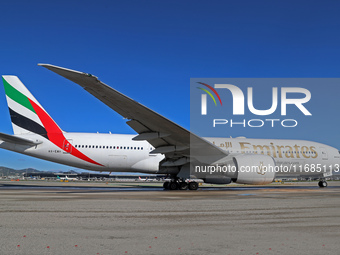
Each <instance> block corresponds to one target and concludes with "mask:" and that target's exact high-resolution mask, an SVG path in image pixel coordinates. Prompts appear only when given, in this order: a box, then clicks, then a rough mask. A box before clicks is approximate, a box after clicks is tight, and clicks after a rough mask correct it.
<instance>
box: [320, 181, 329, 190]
mask: <svg viewBox="0 0 340 255" xmlns="http://www.w3.org/2000/svg"><path fill="white" fill-rule="evenodd" d="M318 185H319V187H320V188H326V187H327V186H328V184H327V182H326V181H325V180H320V181H319V183H318Z"/></svg>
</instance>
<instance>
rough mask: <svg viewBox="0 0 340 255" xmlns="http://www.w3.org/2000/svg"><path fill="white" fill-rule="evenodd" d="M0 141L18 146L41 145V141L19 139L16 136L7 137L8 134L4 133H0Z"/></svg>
mask: <svg viewBox="0 0 340 255" xmlns="http://www.w3.org/2000/svg"><path fill="white" fill-rule="evenodd" d="M0 140H2V141H4V142H8V143H15V144H20V145H31V146H35V145H37V144H40V143H42V142H41V141H36V142H34V141H32V140H28V139H25V138H21V137H18V136H13V135H8V134H4V133H0Z"/></svg>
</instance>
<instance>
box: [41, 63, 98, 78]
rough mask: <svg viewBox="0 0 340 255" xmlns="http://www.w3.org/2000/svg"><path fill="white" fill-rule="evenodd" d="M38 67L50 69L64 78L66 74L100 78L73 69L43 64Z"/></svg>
mask: <svg viewBox="0 0 340 255" xmlns="http://www.w3.org/2000/svg"><path fill="white" fill-rule="evenodd" d="M38 66H42V67H45V68H46V69H48V70H50V71H52V72H55V73H57V74H59V75H61V76H64V77H65V74H67V73H77V74H80V75H86V76H88V77H93V78H95V79H98V77H96V76H94V75H92V74H89V73H84V72H79V71H76V70H72V69H68V68H64V67H60V66H54V65H50V64H43V63H39V64H38Z"/></svg>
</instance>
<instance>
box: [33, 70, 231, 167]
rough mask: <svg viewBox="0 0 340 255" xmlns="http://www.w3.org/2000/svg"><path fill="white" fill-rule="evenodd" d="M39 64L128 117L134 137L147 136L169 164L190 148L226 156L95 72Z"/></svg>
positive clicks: (184, 157)
mask: <svg viewBox="0 0 340 255" xmlns="http://www.w3.org/2000/svg"><path fill="white" fill-rule="evenodd" d="M38 65H39V66H43V67H45V68H47V69H49V70H51V71H53V72H55V73H57V74H59V75H61V76H63V77H65V78H66V79H69V80H71V81H73V82H75V83H77V84H79V85H80V86H81V87H83V88H84V89H85V90H86V91H88V92H89V93H90V94H92V95H93V96H95V97H96V98H98V99H99V100H100V101H102V102H103V103H105V104H106V105H107V106H109V107H110V108H112V109H113V110H114V111H116V112H117V113H119V114H120V115H122V116H123V117H124V118H126V119H129V121H127V124H128V125H129V126H130V127H131V128H132V129H134V130H135V131H136V132H137V133H138V135H137V136H136V137H135V138H134V140H147V141H148V142H149V143H150V144H151V145H152V146H154V147H155V150H153V151H152V152H153V153H163V154H165V157H166V158H167V160H168V163H169V165H171V164H176V163H174V162H177V165H182V164H185V163H186V162H188V160H187V159H188V158H190V157H193V155H192V154H193V151H195V152H196V153H195V154H197V155H198V154H202V153H204V157H210V158H211V157H213V158H214V160H218V159H221V158H223V157H226V156H227V153H226V152H225V151H223V150H221V149H220V148H219V147H217V146H215V145H213V144H212V143H210V142H208V141H206V140H205V139H203V138H201V137H199V136H196V135H195V134H193V133H191V132H190V131H188V130H186V129H184V128H183V127H181V126H179V125H177V124H176V123H174V122H172V121H170V120H168V119H167V118H165V117H164V116H162V115H160V114H158V113H156V112H154V111H152V110H151V109H149V108H147V107H145V106H144V105H142V104H140V103H138V102H136V101H135V100H133V99H131V98H129V97H127V96H125V95H123V94H122V93H120V92H118V91H117V90H115V89H113V88H111V87H110V86H108V85H106V84H104V83H102V82H101V81H99V80H98V78H97V77H96V76H93V75H91V74H88V73H83V72H78V71H74V70H70V69H66V68H62V67H58V66H53V65H49V64H38ZM190 148H191V155H190ZM193 148H194V150H193Z"/></svg>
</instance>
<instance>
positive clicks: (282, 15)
mask: <svg viewBox="0 0 340 255" xmlns="http://www.w3.org/2000/svg"><path fill="white" fill-rule="evenodd" d="M339 5H340V4H339V3H337V2H336V1H312V2H311V1H261V0H259V1H252V0H251V1H174V0H172V1H166V0H164V1H129V0H127V1H101V0H98V1H86V0H85V1H84V0H83V1H63V0H59V1H53V2H52V1H39V0H37V1H15V0H13V1H6V2H4V1H3V3H1V5H0V6H1V9H2V12H1V17H0V21H1V23H0V31H1V35H2V36H1V41H0V45H1V47H0V56H1V58H0V59H1V61H0V70H1V74H13V75H17V76H18V77H19V78H20V79H21V80H22V81H23V83H24V84H25V85H26V86H27V87H28V88H29V89H30V91H31V92H32V94H33V95H34V96H35V97H36V98H37V99H38V100H39V102H40V103H41V104H42V105H43V106H44V108H45V109H46V110H47V111H48V112H49V114H50V115H51V116H52V117H53V118H54V119H55V121H56V122H57V123H58V124H59V126H60V127H61V128H62V129H63V130H65V131H69V132H72V131H73V132H104V133H105V132H109V131H111V132H113V133H133V130H131V129H130V128H129V127H128V126H127V125H126V124H125V122H124V120H123V119H122V118H121V117H120V116H119V115H118V114H116V113H115V112H113V111H112V110H111V109H109V108H108V107H107V106H105V105H104V104H102V103H101V102H99V101H98V100H97V99H95V98H93V97H92V96H91V95H89V94H88V93H87V92H85V91H84V90H82V89H81V88H80V87H79V86H77V85H75V84H72V83H71V82H69V81H68V80H66V79H64V78H62V77H59V76H58V75H56V74H54V73H52V72H50V71H48V70H46V69H44V68H42V67H38V66H37V63H49V64H54V65H59V66H63V67H67V68H71V69H75V70H79V71H84V72H88V73H92V74H94V75H96V76H98V77H99V78H100V80H102V81H103V82H105V83H106V84H108V85H110V86H112V87H114V88H116V89H117V90H119V91H120V92H122V93H124V94H127V95H128V96H129V97H132V98H134V99H135V100H137V101H139V102H141V103H143V104H144V105H146V106H148V107H150V108H151V109H153V110H155V111H157V112H159V113H160V114H162V115H165V116H166V117H167V118H169V119H171V120H173V121H175V122H177V123H179V124H180V125H182V126H184V127H185V128H188V129H189V125H190V118H189V114H190V109H189V103H190V102H189V98H190V97H189V92H190V87H189V84H190V78H194V77H196V78H201V77H205V78H215V77H250V78H255V77H339V67H340V52H339V51H340V48H339V45H340V34H339V25H340V19H339V15H338V10H339V7H340V6H339ZM339 90H340V89H339V88H337V87H332V88H331V89H330V90H329V92H327V93H325V94H323V95H320V97H318V98H317V99H315V100H314V101H311V107H314V108H317V107H318V106H325V105H327V107H324V108H322V109H324V114H325V115H329V118H330V119H332V120H334V121H335V123H334V125H327V123H325V122H324V121H318V120H317V118H315V126H313V128H310V129H308V128H307V130H305V131H306V132H303V133H301V136H302V137H296V134H294V133H293V132H292V135H291V137H292V138H302V139H309V140H316V141H319V142H324V143H326V144H329V145H332V146H335V147H338V148H340V137H339V135H338V133H339V132H338V126H339V125H338V124H339V123H338V122H337V121H336V119H337V118H338V116H337V115H334V114H336V113H337V111H336V108H337V107H338V106H339V103H337V101H339V100H338V95H339ZM312 96H313V93H312ZM312 99H314V98H312ZM330 108H332V109H334V111H329V109H330ZM333 113H334V114H333ZM0 118H1V120H2V121H1V122H0V132H4V133H11V132H12V130H11V124H10V119H9V113H8V108H7V104H6V102H5V96H4V90H3V87H2V86H1V87H0ZM332 124H333V122H332ZM335 124H337V126H336V125H335ZM317 131H319V132H317ZM240 132H241V131H240V130H238V131H236V130H232V131H231V132H230V135H232V136H235V135H240V134H239V133H240ZM242 132H243V131H242ZM258 132H259V131H258ZM243 135H245V136H247V137H263V138H270V137H275V138H287V134H281V133H280V132H278V130H270V131H266V132H263V134H262V133H255V134H254V133H252V132H250V131H249V130H247V131H246V132H245V133H244V134H243ZM0 165H1V166H7V167H13V168H17V169H20V168H26V167H34V168H37V169H41V170H51V169H52V170H68V169H72V168H70V167H67V166H62V165H58V164H52V163H48V162H45V161H41V160H37V159H32V158H30V157H26V156H23V155H19V154H15V153H12V152H7V151H4V150H1V151H0Z"/></svg>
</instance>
